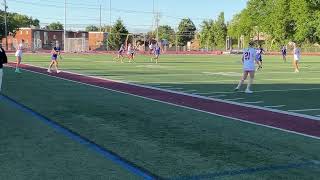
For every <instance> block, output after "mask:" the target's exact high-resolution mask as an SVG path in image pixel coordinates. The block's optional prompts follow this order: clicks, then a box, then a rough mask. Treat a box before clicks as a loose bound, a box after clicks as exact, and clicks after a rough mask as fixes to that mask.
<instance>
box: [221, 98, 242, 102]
mask: <svg viewBox="0 0 320 180" xmlns="http://www.w3.org/2000/svg"><path fill="white" fill-rule="evenodd" d="M243 99H244V98H234V99H224V100H226V101H237V100H243Z"/></svg>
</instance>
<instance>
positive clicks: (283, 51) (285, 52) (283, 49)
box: [281, 45, 287, 62]
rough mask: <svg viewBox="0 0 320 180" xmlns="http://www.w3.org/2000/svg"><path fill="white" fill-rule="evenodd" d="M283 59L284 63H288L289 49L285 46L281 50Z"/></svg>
mask: <svg viewBox="0 0 320 180" xmlns="http://www.w3.org/2000/svg"><path fill="white" fill-rule="evenodd" d="M281 54H282V59H283V61H284V62H287V47H286V46H285V45H283V46H282V48H281Z"/></svg>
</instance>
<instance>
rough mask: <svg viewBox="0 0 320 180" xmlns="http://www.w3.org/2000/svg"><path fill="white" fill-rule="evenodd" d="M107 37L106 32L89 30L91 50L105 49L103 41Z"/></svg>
mask: <svg viewBox="0 0 320 180" xmlns="http://www.w3.org/2000/svg"><path fill="white" fill-rule="evenodd" d="M107 37H108V33H106V32H89V50H105V46H104V44H103V43H104V41H105V40H106V39H107Z"/></svg>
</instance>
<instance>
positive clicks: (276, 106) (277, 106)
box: [264, 105, 286, 108]
mask: <svg viewBox="0 0 320 180" xmlns="http://www.w3.org/2000/svg"><path fill="white" fill-rule="evenodd" d="M285 106H286V105H275V106H264V107H266V108H279V107H285Z"/></svg>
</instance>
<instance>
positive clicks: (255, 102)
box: [242, 101, 264, 104]
mask: <svg viewBox="0 0 320 180" xmlns="http://www.w3.org/2000/svg"><path fill="white" fill-rule="evenodd" d="M242 103H245V104H261V103H264V101H253V102H242Z"/></svg>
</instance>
